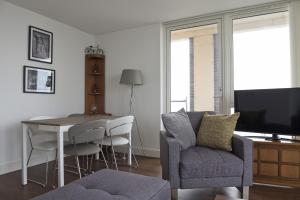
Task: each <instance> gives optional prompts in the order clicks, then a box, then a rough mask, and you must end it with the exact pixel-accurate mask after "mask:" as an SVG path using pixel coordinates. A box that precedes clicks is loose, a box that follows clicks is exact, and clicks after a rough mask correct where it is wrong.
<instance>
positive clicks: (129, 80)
mask: <svg viewBox="0 0 300 200" xmlns="http://www.w3.org/2000/svg"><path fill="white" fill-rule="evenodd" d="M120 83H121V84H126V85H143V77H142V72H141V70H137V69H124V70H123V71H122V76H121V80H120Z"/></svg>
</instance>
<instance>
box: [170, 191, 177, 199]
mask: <svg viewBox="0 0 300 200" xmlns="http://www.w3.org/2000/svg"><path fill="white" fill-rule="evenodd" d="M171 199H172V200H178V189H172V190H171Z"/></svg>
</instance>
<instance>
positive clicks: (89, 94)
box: [88, 92, 102, 95]
mask: <svg viewBox="0 0 300 200" xmlns="http://www.w3.org/2000/svg"><path fill="white" fill-rule="evenodd" d="M101 94H102V93H99V92H97V93H88V95H101Z"/></svg>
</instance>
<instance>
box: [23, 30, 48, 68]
mask: <svg viewBox="0 0 300 200" xmlns="http://www.w3.org/2000/svg"><path fill="white" fill-rule="evenodd" d="M28 59H29V60H32V61H37V62H43V63H48V64H52V61H53V33H51V32H49V31H46V30H43V29H40V28H37V27H34V26H29V39H28Z"/></svg>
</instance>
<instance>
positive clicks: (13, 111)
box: [0, 1, 95, 173]
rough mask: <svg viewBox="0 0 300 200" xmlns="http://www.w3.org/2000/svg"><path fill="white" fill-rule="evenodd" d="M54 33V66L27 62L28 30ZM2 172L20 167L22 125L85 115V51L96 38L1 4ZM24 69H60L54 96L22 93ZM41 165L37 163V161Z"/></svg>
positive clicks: (5, 3) (0, 111)
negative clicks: (39, 118) (40, 119)
mask: <svg viewBox="0 0 300 200" xmlns="http://www.w3.org/2000/svg"><path fill="white" fill-rule="evenodd" d="M29 25H33V26H36V27H39V28H42V29H45V30H48V31H51V32H53V35H54V41H53V42H54V44H53V45H54V46H53V47H54V48H53V64H52V65H51V64H42V63H39V62H33V61H29V60H28V59H27V53H28V52H27V51H28V26H29ZM0 27H1V28H0V29H1V31H0V173H4V172H7V171H13V170H16V169H19V168H20V166H21V165H20V159H21V123H20V121H21V120H24V119H27V118H29V117H32V116H38V115H54V116H56V115H59V116H60V115H65V114H69V113H72V112H83V110H84V48H85V47H86V46H89V45H90V44H94V42H95V37H94V36H92V35H89V34H87V33H84V32H81V31H79V30H77V29H75V28H72V27H70V26H67V25H64V24H62V23H59V22H57V21H54V20H51V19H49V18H46V17H44V16H41V15H38V14H35V13H33V12H31V11H28V10H25V9H23V8H20V7H17V6H14V5H12V4H10V3H7V2H3V1H0ZM23 65H29V66H35V67H43V68H49V69H55V70H56V93H55V94H54V95H45V94H24V93H23V88H22V87H23ZM37 162H38V161H37Z"/></svg>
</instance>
